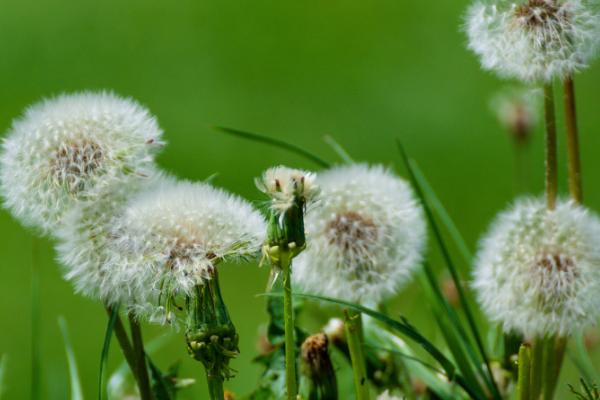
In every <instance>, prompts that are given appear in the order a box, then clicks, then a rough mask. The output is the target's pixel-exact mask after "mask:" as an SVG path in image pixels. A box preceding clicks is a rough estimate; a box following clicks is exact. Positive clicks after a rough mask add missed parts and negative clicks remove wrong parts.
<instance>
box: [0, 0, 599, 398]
mask: <svg viewBox="0 0 600 400" xmlns="http://www.w3.org/2000/svg"><path fill="white" fill-rule="evenodd" d="M467 4H468V3H467V1H463V0H461V1H456V0H455V1H435V2H434V1H418V0H414V1H409V0H401V1H390V0H388V1H383V0H371V1H362V2H361V1H353V0H346V1H336V0H332V1H314V0H307V1H281V0H279V1H267V0H254V1H230V0H218V1H216V0H210V1H207V0H205V1H192V0H180V1H169V2H168V1H154V0H127V1H116V0H113V1H87V0H78V1H75V0H63V1H47V0H1V1H0V131H2V132H6V130H7V129H8V128H9V126H10V123H11V120H12V119H13V118H15V117H17V116H18V115H20V113H21V112H22V111H23V109H24V108H25V107H26V106H27V105H29V104H31V103H33V102H36V101H38V100H40V99H41V98H42V97H44V96H48V95H53V94H57V93H60V92H63V91H77V90H83V89H111V90H114V91H115V92H117V93H119V94H122V95H126V96H131V97H133V98H136V99H138V100H139V101H140V102H142V103H143V104H145V105H147V106H148V107H149V108H150V110H151V111H152V112H154V113H155V114H156V115H157V117H158V118H159V121H160V123H161V125H162V127H163V128H164V130H165V132H166V139H167V140H168V142H169V143H168V146H167V147H166V148H165V149H164V151H163V153H162V154H161V156H160V157H159V163H160V165H161V166H162V167H164V168H165V169H167V170H169V171H171V172H173V173H175V174H177V175H178V176H180V177H182V178H188V179H196V180H198V179H203V178H205V177H207V176H209V175H211V174H213V173H215V172H216V173H218V174H219V175H218V177H217V179H216V181H215V183H216V184H217V185H219V186H222V187H225V188H227V189H230V190H232V191H234V192H237V193H239V194H241V195H243V196H245V197H246V198H248V199H251V200H257V199H260V196H259V193H258V192H257V190H256V189H255V188H254V184H253V177H255V176H257V175H258V174H259V173H260V172H261V171H262V170H263V169H265V168H267V167H269V166H271V165H273V164H276V163H285V164H289V165H292V166H299V167H307V168H314V167H315V166H314V165H311V164H310V163H308V162H307V161H305V160H303V159H301V158H298V157H296V156H291V155H289V154H286V153H284V152H282V151H280V150H277V149H273V148H269V147H265V146H262V145H260V144H255V143H250V142H244V141H241V140H239V139H236V138H232V137H228V136H224V135H222V134H219V133H215V132H214V131H213V130H211V129H210V127H211V126H212V125H215V124H219V125H225V126H231V127H237V128H241V129H246V130H250V131H256V132H262V133H265V134H268V135H271V136H276V137H280V138H283V139H285V140H288V141H291V142H294V143H297V144H299V145H301V146H303V147H305V148H307V149H310V150H311V151H313V152H315V153H317V154H319V155H321V156H322V157H324V158H328V159H330V160H336V158H335V154H334V153H333V152H332V151H331V149H330V148H329V147H328V146H327V145H325V144H324V142H323V140H322V138H323V136H324V135H325V134H330V135H332V136H333V137H335V138H336V139H337V140H338V141H339V142H340V143H342V144H343V145H344V146H345V147H346V148H347V150H348V151H349V152H350V153H351V154H352V155H353V156H354V157H355V158H356V159H359V160H365V161H369V162H381V163H385V164H396V165H398V164H399V159H398V154H397V151H396V149H395V145H394V139H395V138H400V139H401V140H402V141H403V143H404V144H405V146H406V148H407V150H408V152H409V153H410V155H411V156H412V157H414V158H415V159H417V160H418V162H419V163H420V166H421V168H422V169H423V170H424V172H425V173H426V174H427V176H428V177H429V180H430V182H431V183H432V184H433V186H434V187H435V189H436V190H437V192H438V194H439V195H440V197H441V199H442V200H443V202H444V204H445V205H446V207H447V208H448V209H449V211H450V213H451V214H452V216H453V217H454V218H455V219H456V221H457V224H458V226H459V228H460V229H461V230H462V232H463V233H464V235H465V237H466V238H467V240H468V243H469V245H471V246H472V247H474V246H475V244H476V241H477V238H478V236H479V235H480V234H481V232H482V231H483V230H484V229H485V228H486V226H487V225H488V223H489V221H490V219H491V218H492V217H493V216H494V214H495V213H496V212H497V211H498V210H499V209H501V208H503V207H504V206H505V205H506V204H507V202H509V201H510V200H511V199H512V198H513V197H514V195H515V185H514V175H515V168H514V166H515V162H514V154H513V148H512V146H511V144H510V141H509V140H508V138H507V136H506V134H505V132H504V131H503V130H502V128H501V127H500V126H499V125H498V123H497V121H496V120H495V117H494V116H493V114H492V113H491V112H490V109H489V99H490V97H491V96H492V95H493V94H494V93H495V92H496V91H497V90H498V89H500V88H502V87H504V86H505V85H506V84H507V83H506V82H501V81H500V80H498V79H496V78H495V77H494V76H492V75H490V74H488V73H485V72H483V71H481V70H480V68H479V65H478V62H477V60H476V58H475V57H474V56H473V55H472V54H470V53H469V52H468V51H467V50H466V48H465V42H466V39H465V35H464V34H463V33H462V32H461V24H462V15H463V13H464V11H465V8H466V7H467ZM598 67H599V66H598V65H595V66H593V67H592V68H591V69H590V70H589V71H587V72H585V73H584V74H582V75H581V76H579V77H578V78H577V84H578V100H579V117H580V118H579V121H580V127H581V131H582V158H583V167H584V177H583V180H584V185H585V186H584V191H585V197H586V200H585V201H586V203H587V204H588V205H589V206H591V207H592V208H595V209H598V208H600V186H599V185H598V184H597V182H598V179H599V178H600V172H599V169H600V158H599V157H597V154H598V153H597V149H598V146H599V145H600V135H598V133H599V132H598V130H599V128H598V127H599V126H600V113H598V99H599V98H600V92H599V91H598V89H599V88H600V68H598ZM560 108H561V107H559V111H560ZM559 114H561V113H560V112H559ZM559 117H560V118H562V116H561V115H559ZM562 139H563V138H562V136H561V149H563V148H564V140H562ZM541 144H542V143H541V135H540V132H539V129H538V132H536V136H535V137H534V139H533V143H532V147H531V151H530V152H529V155H530V161H529V162H530V165H531V166H532V168H533V169H532V173H531V186H530V187H531V190H532V191H534V192H539V191H541V189H542V183H543V170H542V166H543V158H542V156H543V151H542V146H541ZM561 165H564V152H561ZM400 173H402V174H404V171H403V170H402V169H400ZM560 177H561V184H562V189H563V193H564V192H565V187H566V185H564V184H563V183H564V182H562V181H564V179H565V171H564V168H563V169H561V175H560ZM0 234H1V240H0V254H1V255H2V258H1V259H2V265H1V267H0V268H1V275H0V318H1V321H2V322H1V325H0V354H6V355H7V357H8V375H7V381H6V383H7V393H6V398H7V399H25V398H28V397H29V396H30V385H31V376H32V375H31V367H30V365H31V361H30V358H31V342H32V332H31V319H30V308H31V297H30V287H31V266H32V248H34V246H36V245H35V244H34V239H33V235H32V233H31V232H29V231H27V230H25V229H24V228H22V227H21V226H20V225H19V224H18V223H17V222H16V221H15V220H13V219H12V218H11V217H10V215H9V214H8V213H6V212H5V211H2V212H1V213H0ZM431 247H432V248H433V247H434V246H431ZM37 248H38V249H39V257H37V259H38V262H37V264H38V267H39V268H40V270H41V313H42V320H41V326H40V327H39V331H37V332H35V335H34V338H33V340H38V341H40V344H41V351H42V354H41V360H42V398H44V399H64V398H65V396H66V395H65V393H68V392H66V390H67V387H68V386H67V385H68V383H67V382H68V376H67V364H66V358H65V354H64V347H63V344H62V339H61V336H60V332H59V329H58V325H57V317H58V316H59V315H63V316H64V317H65V318H66V320H67V322H68V324H69V328H70V333H71V337H72V340H73V345H74V347H75V352H76V357H77V361H78V364H79V368H80V373H81V375H82V380H83V384H84V390H85V395H86V398H94V397H96V390H97V375H98V364H99V357H100V348H101V343H102V339H103V333H104V328H105V324H106V317H105V315H104V313H103V310H102V307H101V306H100V305H99V304H98V303H97V302H94V301H90V300H88V299H84V298H81V297H80V296H77V295H74V294H73V292H72V290H71V286H70V285H69V284H68V283H66V282H64V281H63V280H62V279H61V273H60V269H59V267H58V266H57V265H56V263H55V262H54V258H55V255H54V252H53V248H52V243H50V242H49V241H46V240H38V241H37ZM438 268H439V267H438ZM267 273H268V271H267V269H266V268H263V269H262V270H259V269H257V267H256V266H255V265H243V266H228V267H227V268H225V269H223V278H222V284H223V289H224V294H225V297H226V300H227V302H228V305H229V307H230V309H231V313H232V316H233V319H234V321H235V322H236V323H237V326H238V329H239V331H240V332H241V351H242V354H241V356H240V358H239V359H238V360H236V361H235V363H234V365H233V366H234V368H236V369H237V370H239V371H240V372H239V376H238V377H237V378H236V379H234V380H232V381H231V382H229V383H228V384H227V386H228V387H229V388H231V389H233V390H234V391H236V392H238V393H248V392H249V391H250V390H251V389H252V388H253V386H254V383H255V381H256V379H257V377H258V375H259V372H260V370H259V369H258V368H257V367H256V366H254V365H253V364H252V363H251V359H252V357H253V356H254V355H255V354H256V340H257V336H258V332H259V325H260V324H261V323H262V322H263V321H264V320H265V313H264V311H263V308H264V298H257V297H255V294H257V293H261V292H263V290H264V287H265V282H266V277H267ZM418 296H419V289H418V285H416V284H414V285H412V286H411V287H409V288H408V289H407V290H406V291H405V292H404V293H403V294H402V295H401V296H400V298H399V300H398V301H395V302H394V308H393V309H392V311H393V312H394V313H396V314H397V313H398V312H402V313H403V314H405V315H406V316H408V317H409V319H411V321H413V322H414V323H415V324H416V325H417V326H419V327H420V328H422V329H424V331H425V332H428V333H429V334H430V335H432V336H435V335H436V332H435V327H434V326H433V323H432V320H431V319H430V318H429V316H428V314H427V310H426V307H424V305H423V304H421V303H419V297H418ZM164 331H165V330H164V329H160V328H157V327H147V328H146V331H145V334H146V337H147V338H149V339H152V338H154V337H157V336H159V335H160V334H161V333H163V332H164ZM180 336H181V335H180V334H178V333H177V332H174V333H171V334H170V339H169V343H168V345H167V346H166V347H165V348H163V349H162V350H161V351H160V352H159V353H158V354H157V355H156V357H155V358H156V361H157V362H158V363H159V364H160V365H161V366H163V367H166V366H167V365H168V363H169V362H171V361H173V359H181V360H183V362H184V364H183V374H182V375H183V376H191V377H198V378H199V379H200V382H201V383H202V382H203V378H202V372H201V369H200V366H199V365H196V364H195V363H194V362H192V361H191V360H188V357H187V355H186V353H185V349H184V346H183V340H182V339H181V337H180ZM114 344H115V346H113V349H112V352H111V356H110V366H111V369H112V368H114V367H115V366H116V365H118V364H119V363H120V360H121V357H120V353H119V352H118V350H117V348H116V343H114ZM576 376H577V375H576V374H575V373H574V370H573V367H572V365H570V364H569V363H567V373H566V374H563V378H564V382H565V383H566V382H567V381H571V382H574V380H575V379H576ZM564 387H565V385H562V388H563V389H562V390H563V393H565V390H564ZM204 393H205V392H204V386H203V385H197V386H196V388H194V389H191V390H187V391H185V392H183V393H182V396H181V397H182V398H183V399H191V398H196V399H197V398H205V395H204Z"/></svg>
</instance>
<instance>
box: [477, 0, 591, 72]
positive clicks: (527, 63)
mask: <svg viewBox="0 0 600 400" xmlns="http://www.w3.org/2000/svg"><path fill="white" fill-rule="evenodd" d="M592 5H595V2H593V1H586V0H518V1H510V0H483V1H477V2H476V3H475V4H474V5H473V6H471V8H470V9H469V11H468V14H467V22H466V31H467V34H468V37H469V48H470V49H471V50H473V51H474V52H475V53H476V54H477V55H479V57H480V58H481V64H482V66H483V68H485V69H487V70H493V71H495V72H497V73H498V74H499V75H500V76H502V77H506V78H517V79H520V80H522V81H527V82H528V81H545V82H549V81H551V80H552V79H553V78H558V79H563V78H565V77H567V76H570V75H572V74H573V73H575V72H577V71H580V70H582V69H584V68H585V67H587V65H588V63H589V62H590V61H591V59H592V58H593V57H594V56H595V54H596V50H597V48H598V44H599V41H600V36H599V35H598V33H599V32H600V15H599V14H598V13H597V10H596V9H595V8H594V7H593V6H592Z"/></svg>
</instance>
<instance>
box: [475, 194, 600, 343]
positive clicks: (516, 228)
mask: <svg viewBox="0 0 600 400" xmlns="http://www.w3.org/2000/svg"><path fill="white" fill-rule="evenodd" d="M598 243H600V220H599V219H598V218H597V217H596V216H595V215H593V214H592V213H591V212H589V211H588V210H586V209H585V208H583V207H581V206H577V205H575V204H574V203H572V202H564V201H563V202H558V204H557V206H556V209H555V210H552V211H549V210H547V209H546V203H545V201H544V199H521V200H518V201H517V202H516V203H515V204H514V205H513V206H512V207H511V208H510V209H509V210H508V211H505V212H503V213H501V214H500V215H499V216H498V217H497V219H496V221H495V222H494V223H493V224H492V226H491V229H490V231H489V232H488V234H487V235H486V236H485V237H484V239H483V240H482V241H481V245H480V249H479V252H478V255H477V261H476V266H475V271H474V282H473V286H474V289H475V291H476V293H477V297H478V300H479V303H480V304H481V306H482V308H483V310H484V311H485V313H486V314H487V316H488V317H489V318H490V319H491V320H492V321H494V322H499V323H501V324H502V325H503V328H504V330H505V331H514V332H516V333H520V334H522V335H524V336H525V337H526V338H535V337H542V336H544V335H553V334H558V335H560V336H566V335H568V334H570V333H572V332H576V331H579V330H581V329H584V328H585V327H587V326H589V325H592V324H593V323H595V321H596V319H597V318H598V315H599V314H600V296H598V293H600V246H598Z"/></svg>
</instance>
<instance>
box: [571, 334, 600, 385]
mask: <svg viewBox="0 0 600 400" xmlns="http://www.w3.org/2000/svg"><path fill="white" fill-rule="evenodd" d="M568 354H569V358H570V359H571V361H572V362H573V364H575V366H576V367H577V369H578V370H579V373H580V374H581V375H582V376H583V378H584V379H585V380H586V381H587V382H600V376H598V372H597V371H596V368H594V364H593V363H592V360H591V358H590V355H589V353H588V352H587V350H586V348H585V343H584V342H583V335H582V334H577V335H575V336H574V337H573V340H572V341H571V343H570V345H569V352H568Z"/></svg>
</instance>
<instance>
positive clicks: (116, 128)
mask: <svg viewBox="0 0 600 400" xmlns="http://www.w3.org/2000/svg"><path fill="white" fill-rule="evenodd" d="M161 135H162V131H161V129H160V128H159V126H158V124H157V122H156V119H155V118H154V117H153V116H152V115H151V114H150V113H149V112H148V110H146V109H145V108H143V107H141V106H140V105H139V104H137V103H136V102H134V101H133V100H129V99H124V98H120V97H117V96H116V95H113V94H110V93H92V92H83V93H79V94H72V95H61V96H58V97H56V98H53V99H48V100H44V101H42V102H40V103H38V104H36V105H34V106H32V107H31V108H29V109H28V110H27V111H26V113H25V115H24V116H23V117H22V118H21V119H18V120H16V121H15V122H14V123H13V126H12V128H11V130H10V131H9V133H8V135H7V137H6V138H5V140H4V142H3V144H2V154H1V155H0V166H1V171H0V189H1V192H2V196H3V197H4V205H5V207H6V208H8V209H9V210H10V211H11V212H12V213H13V214H14V215H15V216H16V217H17V218H18V219H19V220H21V221H22V222H23V223H24V224H25V225H27V226H32V227H36V228H39V229H41V231H42V232H44V233H51V231H52V230H53V229H55V228H56V226H57V224H58V223H60V221H61V219H62V217H63V214H64V213H65V211H67V210H69V209H71V208H72V207H73V206H74V205H75V203H77V202H78V201H94V200H96V199H98V198H101V197H103V196H104V195H106V193H107V192H109V191H110V190H112V188H113V187H114V186H115V185H119V184H126V182H127V181H128V179H129V177H131V176H135V175H138V176H144V175H145V174H146V173H147V171H148V170H150V169H152V165H153V154H154V152H155V150H156V149H157V148H158V147H159V145H160V138H161Z"/></svg>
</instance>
